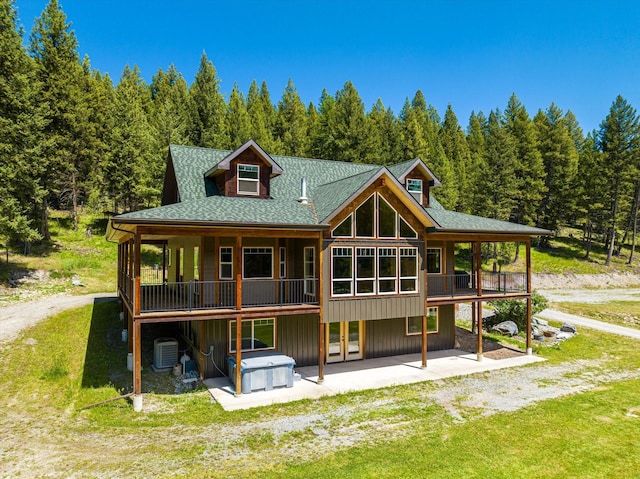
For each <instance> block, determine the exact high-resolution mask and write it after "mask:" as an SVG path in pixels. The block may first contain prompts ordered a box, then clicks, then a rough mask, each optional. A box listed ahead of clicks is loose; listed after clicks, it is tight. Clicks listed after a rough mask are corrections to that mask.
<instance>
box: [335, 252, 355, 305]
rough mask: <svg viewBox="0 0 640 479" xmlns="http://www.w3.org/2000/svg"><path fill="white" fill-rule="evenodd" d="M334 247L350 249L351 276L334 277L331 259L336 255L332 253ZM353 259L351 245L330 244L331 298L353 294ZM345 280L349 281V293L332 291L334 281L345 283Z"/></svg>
mask: <svg viewBox="0 0 640 479" xmlns="http://www.w3.org/2000/svg"><path fill="white" fill-rule="evenodd" d="M336 249H348V250H350V251H351V278H335V275H334V273H333V260H334V258H335V257H336V256H335V255H334V250H336ZM340 257H343V258H344V257H346V256H340ZM353 260H354V254H353V246H332V247H331V297H332V298H344V297H350V296H353V294H354V290H353V288H354V283H353V281H354V276H355V271H354V268H353ZM347 281H349V283H350V285H351V287H350V291H349V293H343V294H336V293H334V287H333V285H334V283H335V282H343V283H345V282H347Z"/></svg>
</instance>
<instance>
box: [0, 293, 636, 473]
mask: <svg viewBox="0 0 640 479" xmlns="http://www.w3.org/2000/svg"><path fill="white" fill-rule="evenodd" d="M120 327H121V325H120V322H119V319H118V305H117V303H116V302H115V301H105V300H97V301H96V302H95V303H94V304H93V305H91V306H87V307H83V308H79V309H75V310H69V311H66V312H64V313H61V314H59V315H56V316H53V317H51V318H49V319H47V320H45V321H43V322H41V323H40V324H38V325H36V326H34V327H32V328H30V329H28V330H25V331H23V333H22V334H21V335H20V337H19V338H18V339H16V340H15V341H14V342H13V343H12V344H11V345H10V347H9V346H5V347H4V349H3V350H2V357H3V361H2V362H0V409H2V410H3V411H6V412H7V414H3V415H0V428H1V429H2V430H3V435H4V437H5V438H6V439H5V441H3V442H2V444H0V459H1V461H0V476H3V475H4V476H13V475H18V474H14V472H15V470H14V469H12V468H18V470H19V471H23V472H25V471H27V470H28V471H29V472H30V473H31V474H32V475H34V476H38V475H46V474H51V475H52V476H54V477H55V476H57V477H69V476H74V475H75V476H79V477H113V476H124V475H132V476H133V477H148V476H157V477H249V476H251V477H285V478H286V477H320V478H321V477H346V478H349V477H354V478H355V477H358V478H359V477H371V476H372V475H375V476H376V477H382V478H384V477H416V475H417V476H419V477H481V476H490V477H623V478H624V477H633V474H634V473H635V472H634V471H637V470H638V469H639V468H640V456H638V455H637V454H636V453H635V452H636V450H637V448H638V446H639V445H640V443H639V442H640V419H638V417H637V416H638V415H640V381H638V380H637V379H626V380H620V381H614V382H610V383H608V384H606V386H604V387H601V388H597V389H595V390H591V391H589V392H584V393H581V394H575V395H573V396H569V397H564V398H560V399H551V400H547V401H543V402H541V403H538V404H536V405H534V406H531V407H528V408H524V409H521V410H518V411H516V412H512V413H500V414H494V415H491V416H488V417H485V416H484V410H483V409H482V407H479V406H477V407H473V408H467V409H464V411H463V416H464V420H463V421H462V422H460V421H457V420H454V419H453V418H452V417H451V416H450V415H449V414H448V413H447V412H446V411H445V410H444V409H443V407H441V406H439V405H437V404H435V403H434V402H433V401H432V400H430V399H429V398H430V397H431V395H432V394H433V393H434V392H435V391H437V390H438V388H439V387H442V386H443V385H454V386H455V385H456V384H457V383H458V382H459V381H460V380H461V379H455V378H454V379H449V380H446V381H442V382H440V383H432V382H428V383H419V384H415V385H407V386H399V387H394V388H387V389H381V390H373V391H362V392H357V393H351V394H344V395H338V396H333V397H328V398H323V399H320V400H303V401H298V402H295V403H290V404H283V405H273V406H269V407H264V408H255V409H251V410H247V411H234V412H225V411H223V410H222V409H221V408H220V407H219V405H217V404H215V403H211V401H210V399H209V395H208V393H207V392H206V391H195V392H188V393H184V394H178V395H177V394H172V393H160V392H156V393H149V394H147V395H145V399H144V401H145V411H146V412H145V413H143V414H138V413H135V412H133V408H132V407H131V405H130V404H129V403H128V402H127V401H126V400H118V401H116V402H112V403H107V404H104V405H102V406H98V407H95V408H92V409H88V410H81V408H82V407H83V406H85V405H88V404H92V403H96V402H99V401H103V400H105V399H109V398H112V397H116V396H118V395H119V394H121V393H123V392H128V387H129V384H130V375H131V373H129V372H127V371H126V366H125V364H126V361H125V359H126V350H125V346H124V343H122V342H121V341H120V338H119V333H120ZM143 336H144V331H143ZM540 354H541V355H543V356H544V357H546V359H547V362H546V363H545V364H548V365H554V364H557V365H561V364H566V363H567V362H584V361H590V360H591V361H593V364H592V365H590V366H589V365H587V366H584V368H583V367H582V366H581V368H580V370H579V372H578V373H576V374H579V375H584V374H586V375H592V376H594V377H600V376H603V377H610V376H611V374H614V373H616V372H620V371H628V372H630V373H634V372H635V373H636V375H637V370H638V368H640V349H639V348H638V347H637V342H634V341H633V340H630V339H626V338H618V337H614V336H611V335H606V334H600V333H597V332H595V331H587V330H585V331H584V332H581V334H579V335H578V336H576V337H575V338H573V339H572V340H569V341H565V342H563V343H560V344H559V345H557V346H554V347H551V348H543V349H541V351H540ZM143 359H144V357H143ZM143 366H144V368H145V369H144V371H143V388H145V389H147V390H149V387H150V385H153V380H152V378H153V377H154V376H155V375H156V373H152V372H151V371H150V368H149V361H148V359H147V361H146V362H143ZM529 367H530V368H533V367H536V365H533V366H529ZM493 374H496V373H493ZM498 374H499V373H498ZM522 374H523V376H524V377H526V376H528V375H527V373H526V370H525V369H523V370H522ZM482 377H483V376H482V375H480V376H477V378H478V380H481V378H482ZM558 380H559V381H561V380H562V378H561V377H559V378H558ZM547 387H552V386H548V385H547ZM459 399H460V400H462V399H464V398H462V397H461V398H459ZM303 420H306V421H307V422H303V423H302V424H298V423H299V422H300V421H303ZM296 424H298V426H295V425H296ZM276 425H278V426H276ZM345 437H350V438H354V437H355V438H356V439H357V440H355V441H352V442H345V443H343V442H341V439H344V438H345ZM323 438H324V439H323ZM320 440H324V441H325V442H322V443H319V442H318V441H320ZM318 444H325V446H319V445H318ZM326 444H332V446H330V447H328V446H327V445H326ZM525 444H526V446H525ZM36 445H37V447H36ZM234 451H237V452H234ZM568 451H570V453H568ZM605 459H606V460H605ZM3 468H4V469H3Z"/></svg>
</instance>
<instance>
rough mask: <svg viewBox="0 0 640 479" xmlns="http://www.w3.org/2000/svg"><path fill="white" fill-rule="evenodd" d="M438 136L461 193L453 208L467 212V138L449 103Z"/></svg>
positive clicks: (468, 210) (468, 165)
mask: <svg viewBox="0 0 640 479" xmlns="http://www.w3.org/2000/svg"><path fill="white" fill-rule="evenodd" d="M438 137H439V138H438V140H439V141H440V144H441V145H442V149H443V151H444V157H445V158H446V159H447V160H448V161H449V162H450V164H451V168H452V171H453V172H454V174H455V177H456V185H457V188H458V190H459V191H461V192H462V194H459V195H458V202H457V204H456V205H455V210H456V211H462V212H465V213H469V212H470V211H471V204H470V203H469V199H470V198H469V196H468V195H467V194H466V192H467V191H469V188H470V186H471V183H470V179H469V177H468V173H467V172H468V170H469V168H470V163H471V154H470V151H469V146H468V145H467V139H466V137H465V134H464V132H463V131H462V128H461V127H460V124H459V123H458V118H457V117H456V114H455V113H454V112H453V108H452V107H451V104H449V105H448V106H447V111H446V112H445V115H444V122H443V124H442V128H441V130H440V133H439V135H438Z"/></svg>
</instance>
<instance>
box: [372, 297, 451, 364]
mask: <svg viewBox="0 0 640 479" xmlns="http://www.w3.org/2000/svg"><path fill="white" fill-rule="evenodd" d="M439 326H440V327H439V331H438V332H437V333H430V334H428V335H427V351H437V350H442V349H452V348H453V347H454V344H455V321H454V308H453V306H452V305H447V306H440V325H439ZM365 328H366V336H365V337H366V344H365V357H366V358H368V359H372V358H380V357H385V356H395V355H398V354H411V353H419V352H420V351H421V350H422V337H421V336H420V335H416V336H407V335H406V334H405V318H393V319H382V320H379V321H369V322H367V323H366V325H365Z"/></svg>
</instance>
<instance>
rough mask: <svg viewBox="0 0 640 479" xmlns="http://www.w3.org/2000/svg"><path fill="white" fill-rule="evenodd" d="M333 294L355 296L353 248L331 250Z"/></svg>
mask: <svg viewBox="0 0 640 479" xmlns="http://www.w3.org/2000/svg"><path fill="white" fill-rule="evenodd" d="M331 294H332V295H333V296H351V295H352V294H353V248H352V247H351V246H348V247H334V248H331Z"/></svg>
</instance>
